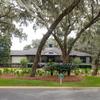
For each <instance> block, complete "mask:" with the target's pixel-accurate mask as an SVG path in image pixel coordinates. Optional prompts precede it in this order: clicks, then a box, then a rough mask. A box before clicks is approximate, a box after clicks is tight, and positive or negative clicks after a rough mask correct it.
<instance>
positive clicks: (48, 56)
mask: <svg viewBox="0 0 100 100" xmlns="http://www.w3.org/2000/svg"><path fill="white" fill-rule="evenodd" d="M36 51H37V48H33V49H28V50H12V51H11V54H10V55H11V63H12V64H20V61H21V59H23V58H27V59H28V61H29V63H33V61H34V57H35V55H36ZM69 56H70V59H74V58H80V59H81V61H82V63H87V64H89V63H91V55H90V54H88V53H85V52H80V51H71V53H70V54H69ZM50 60H51V61H53V62H58V63H60V62H62V53H61V50H60V49H59V48H56V47H48V48H45V49H43V50H42V53H41V58H40V61H39V62H40V63H47V62H49V61H50Z"/></svg>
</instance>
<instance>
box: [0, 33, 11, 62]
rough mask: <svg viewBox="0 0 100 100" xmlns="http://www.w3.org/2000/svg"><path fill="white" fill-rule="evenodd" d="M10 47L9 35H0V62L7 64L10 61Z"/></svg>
mask: <svg viewBox="0 0 100 100" xmlns="http://www.w3.org/2000/svg"><path fill="white" fill-rule="evenodd" d="M10 47H11V41H10V36H9V35H3V36H2V35H0V64H7V63H8V62H9V61H10Z"/></svg>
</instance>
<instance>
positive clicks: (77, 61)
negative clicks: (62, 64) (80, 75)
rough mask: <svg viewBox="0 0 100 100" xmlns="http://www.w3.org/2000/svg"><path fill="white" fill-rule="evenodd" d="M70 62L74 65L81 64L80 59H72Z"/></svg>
mask: <svg viewBox="0 0 100 100" xmlns="http://www.w3.org/2000/svg"><path fill="white" fill-rule="evenodd" d="M72 62H73V63H74V64H81V63H82V61H81V59H80V58H75V59H73V61H72Z"/></svg>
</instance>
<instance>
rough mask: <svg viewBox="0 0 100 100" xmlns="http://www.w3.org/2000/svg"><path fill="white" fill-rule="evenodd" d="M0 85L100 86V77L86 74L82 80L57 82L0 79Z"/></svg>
mask: <svg viewBox="0 0 100 100" xmlns="http://www.w3.org/2000/svg"><path fill="white" fill-rule="evenodd" d="M0 86H50V87H51V86H68V87H99V86H100V77H93V76H86V77H84V79H83V80H82V81H80V82H64V83H63V84H62V85H59V83H57V82H50V81H40V80H20V79H0Z"/></svg>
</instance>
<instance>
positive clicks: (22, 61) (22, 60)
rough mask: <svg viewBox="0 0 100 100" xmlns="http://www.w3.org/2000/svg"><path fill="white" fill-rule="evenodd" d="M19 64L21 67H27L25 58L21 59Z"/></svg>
mask: <svg viewBox="0 0 100 100" xmlns="http://www.w3.org/2000/svg"><path fill="white" fill-rule="evenodd" d="M20 64H21V66H22V67H27V64H28V60H27V58H23V59H21V61H20Z"/></svg>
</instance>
